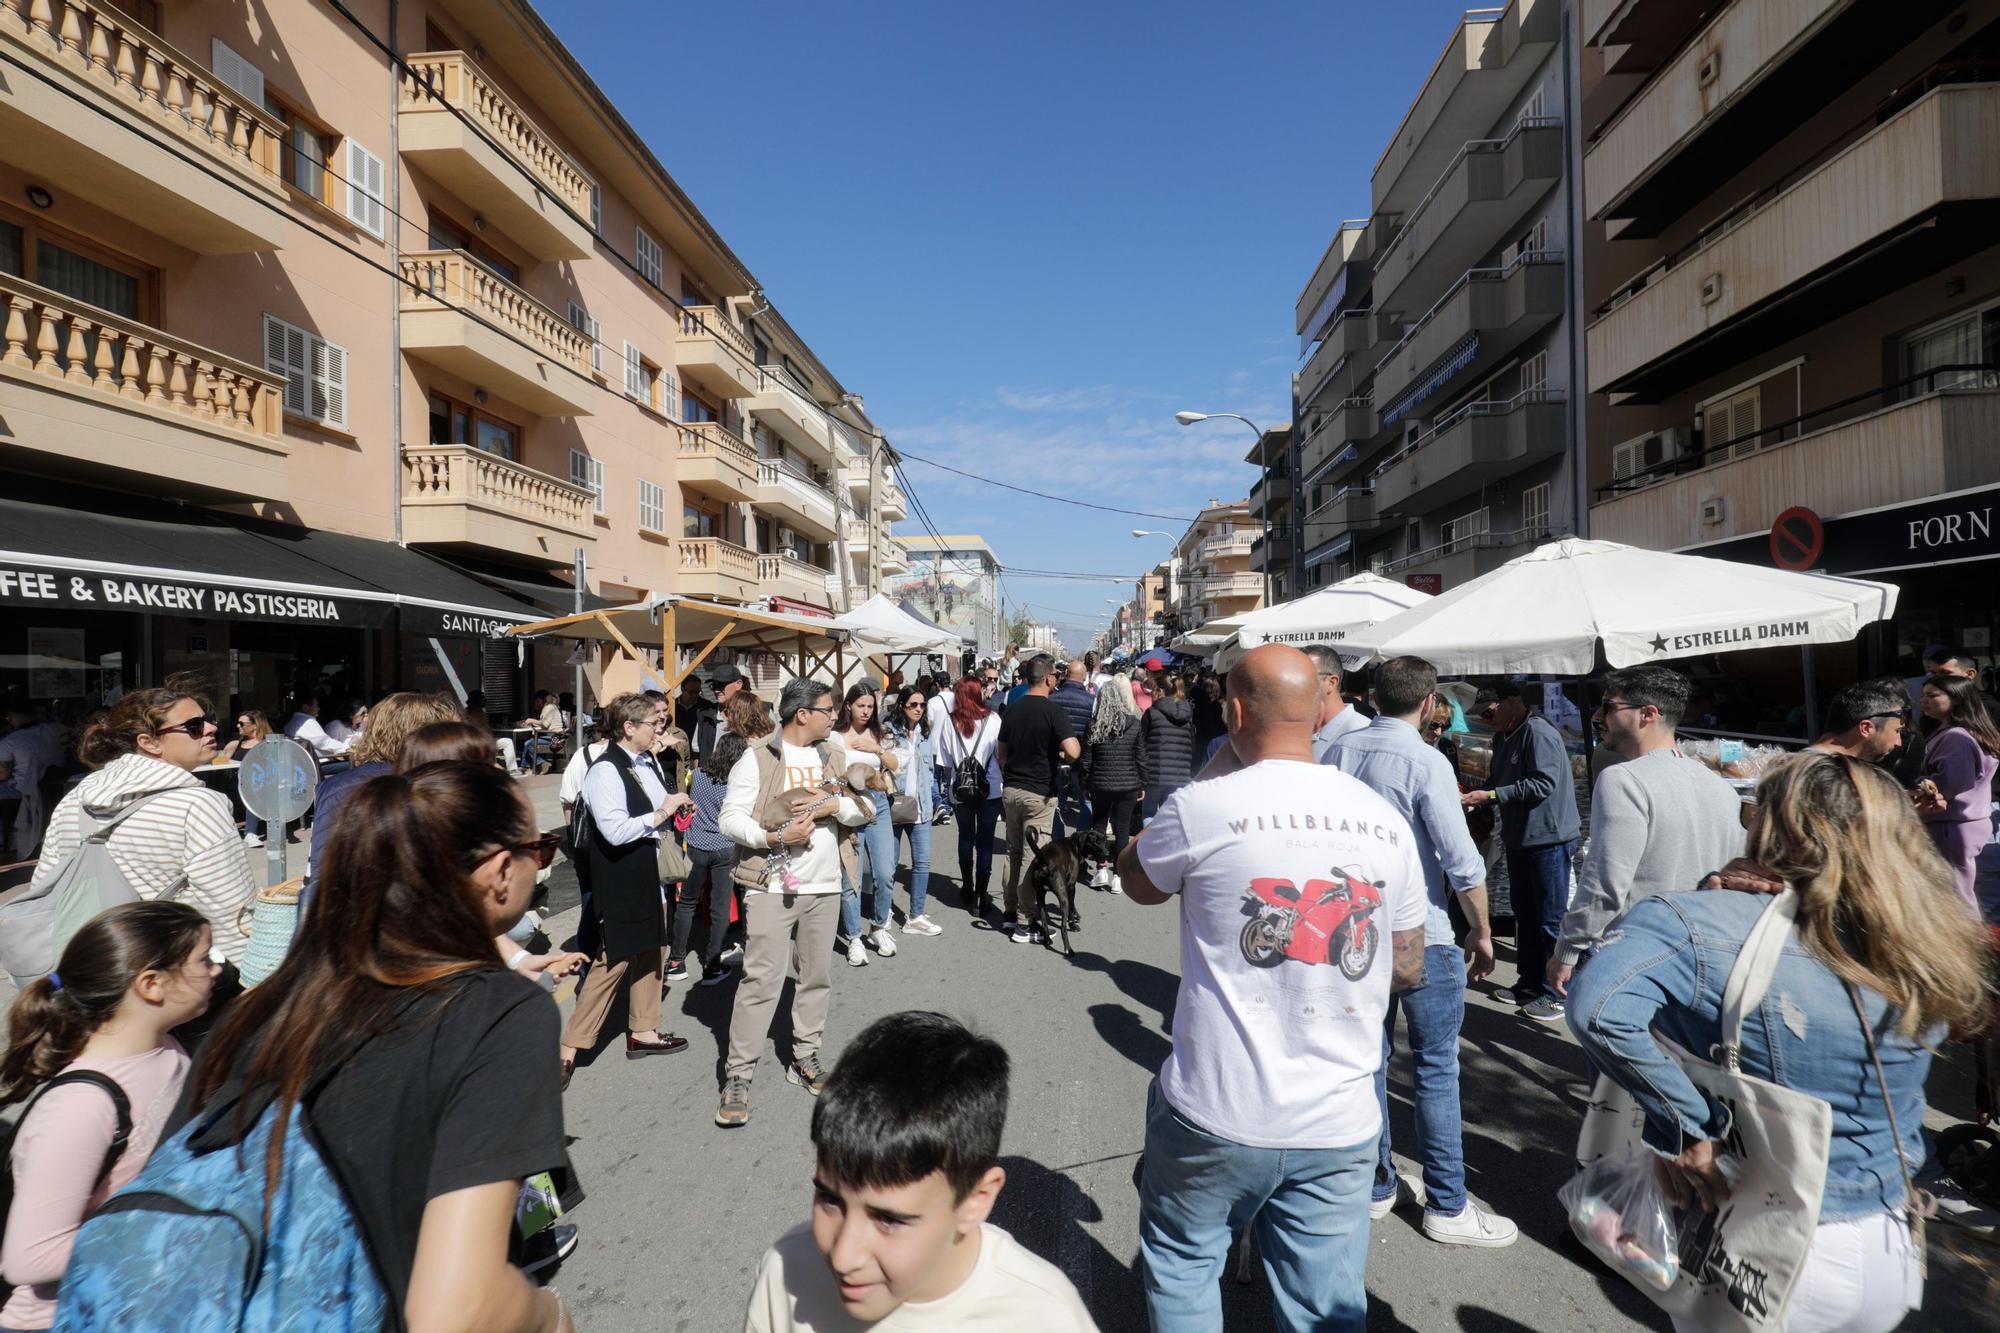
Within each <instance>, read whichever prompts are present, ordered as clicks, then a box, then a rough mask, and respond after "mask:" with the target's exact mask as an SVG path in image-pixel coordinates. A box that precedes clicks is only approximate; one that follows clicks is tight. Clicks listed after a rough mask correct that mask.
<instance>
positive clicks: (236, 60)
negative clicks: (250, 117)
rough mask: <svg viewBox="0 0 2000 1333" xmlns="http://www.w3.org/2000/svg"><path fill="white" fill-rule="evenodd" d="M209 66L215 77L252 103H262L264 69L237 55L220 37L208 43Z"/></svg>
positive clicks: (257, 104) (258, 104) (258, 105)
mask: <svg viewBox="0 0 2000 1333" xmlns="http://www.w3.org/2000/svg"><path fill="white" fill-rule="evenodd" d="M209 68H210V70H212V71H213V72H214V74H215V77H216V78H218V79H221V80H222V81H223V82H224V83H226V84H228V85H229V86H230V87H231V88H234V89H235V90H236V91H237V92H239V93H241V94H242V95H243V96H244V98H245V99H247V100H248V101H249V102H250V103H251V104H252V105H254V106H256V107H258V108H259V109H262V107H263V105H264V71H263V70H261V69H258V68H257V67H256V66H255V65H253V64H251V63H250V62H249V61H247V60H245V59H244V58H243V57H242V56H240V55H238V54H237V53H236V51H235V50H234V49H233V48H231V47H230V46H229V45H228V44H227V43H225V42H224V41H223V40H222V39H221V38H220V37H217V38H212V39H211V40H210V45H209Z"/></svg>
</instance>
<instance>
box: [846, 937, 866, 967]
mask: <svg viewBox="0 0 2000 1333" xmlns="http://www.w3.org/2000/svg"><path fill="white" fill-rule="evenodd" d="M847 965H848V966H849V967H866V966H868V950H867V949H866V948H864V947H862V944H861V937H860V936H859V935H856V936H855V937H854V938H853V939H851V940H849V941H848V942H847Z"/></svg>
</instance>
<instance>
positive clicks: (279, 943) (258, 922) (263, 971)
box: [237, 875, 306, 986]
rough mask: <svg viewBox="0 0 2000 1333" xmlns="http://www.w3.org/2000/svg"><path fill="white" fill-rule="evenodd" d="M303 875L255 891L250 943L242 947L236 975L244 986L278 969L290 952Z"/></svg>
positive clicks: (297, 925) (252, 905) (251, 903)
mask: <svg viewBox="0 0 2000 1333" xmlns="http://www.w3.org/2000/svg"><path fill="white" fill-rule="evenodd" d="M305 883H306V881H305V876H303V875H301V876H299V877H298V878H297V879H288V880H286V881H285V882H284V883H282V884H273V885H271V886H269V887H268V888H262V889H259V890H257V896H256V897H255V898H252V899H251V900H250V942H249V943H248V944H246V945H245V946H244V947H243V962H242V965H241V966H240V967H238V968H237V975H238V976H240V977H241V978H242V980H243V984H244V985H245V986H254V985H256V984H257V983H258V982H260V981H262V980H263V979H264V978H266V977H268V976H270V975H271V974H272V973H273V972H276V971H277V970H278V967H279V965H280V964H282V963H283V962H284V961H285V955H286V954H287V953H289V952H290V951H291V947H292V936H293V935H295V934H296V933H298V928H299V891H300V890H301V889H303V888H304V887H305Z"/></svg>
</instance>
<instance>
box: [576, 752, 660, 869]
mask: <svg viewBox="0 0 2000 1333" xmlns="http://www.w3.org/2000/svg"><path fill="white" fill-rule="evenodd" d="M626 757H627V758H629V759H631V761H632V776H633V777H634V778H636V779H638V782H639V790H640V791H643V792H645V793H646V799H647V800H649V801H651V802H652V803H653V808H654V809H655V810H657V809H659V808H660V807H661V806H662V805H665V804H666V802H667V785H666V783H664V782H662V781H661V780H660V773H659V770H658V769H656V768H654V767H653V765H652V764H650V763H647V762H645V760H643V759H641V758H640V757H639V756H637V755H633V754H631V753H630V752H629V751H628V752H627V754H626ZM583 803H584V804H585V805H587V806H589V807H590V817H591V818H592V819H593V820H595V821H596V822H597V831H598V832H599V833H602V834H603V835H604V840H605V841H606V842H608V843H610V844H611V845H612V846H613V847H623V846H624V845H625V844H626V843H628V842H637V841H639V840H640V839H641V838H645V839H648V840H649V841H652V842H658V841H659V840H660V831H659V830H658V829H657V828H654V827H653V826H652V824H650V823H648V822H647V821H646V820H644V819H639V818H635V817H634V816H633V815H632V814H631V813H630V812H629V811H628V809H627V807H628V806H629V805H630V804H631V802H630V801H628V800H627V799H626V795H625V780H624V779H623V778H621V777H619V776H618V766H617V765H616V764H614V763H613V762H612V761H611V760H609V759H602V760H599V761H598V762H597V763H594V764H592V765H591V766H590V771H589V772H588V773H586V774H585V775H584V778H583Z"/></svg>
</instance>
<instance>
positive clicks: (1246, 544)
mask: <svg viewBox="0 0 2000 1333" xmlns="http://www.w3.org/2000/svg"><path fill="white" fill-rule="evenodd" d="M1257 537H1258V531H1257V529H1256V528H1235V529H1232V530H1231V531H1229V532H1218V533H1216V534H1214V535H1213V536H1209V537H1204V538H1202V539H1201V541H1200V542H1199V543H1197V544H1196V545H1195V548H1194V558H1195V559H1197V560H1232V559H1234V560H1240V559H1242V558H1243V557H1244V556H1247V555H1249V554H1250V548H1251V547H1252V546H1254V545H1256V544H1257Z"/></svg>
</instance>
